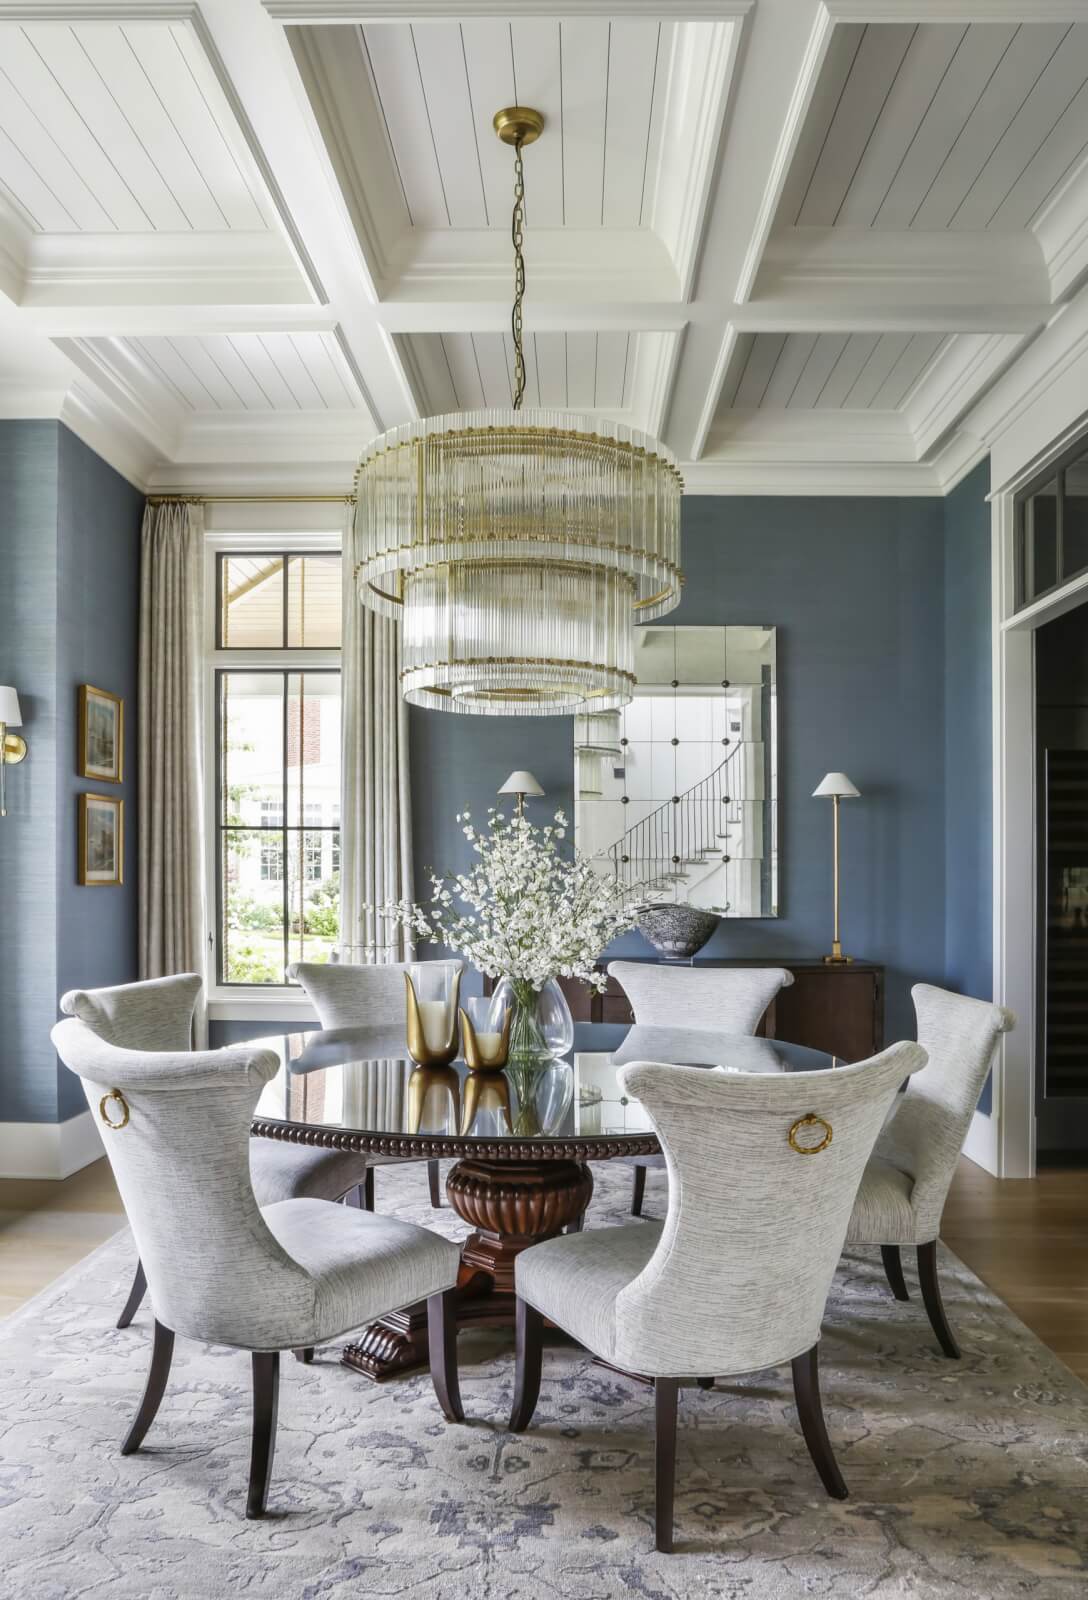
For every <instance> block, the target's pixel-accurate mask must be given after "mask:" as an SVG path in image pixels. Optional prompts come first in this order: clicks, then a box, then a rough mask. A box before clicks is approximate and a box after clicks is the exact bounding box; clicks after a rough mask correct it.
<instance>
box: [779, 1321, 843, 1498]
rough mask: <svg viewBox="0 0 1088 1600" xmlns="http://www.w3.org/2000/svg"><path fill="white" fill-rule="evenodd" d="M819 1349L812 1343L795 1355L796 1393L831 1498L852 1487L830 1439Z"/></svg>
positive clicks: (807, 1439) (814, 1459)
mask: <svg viewBox="0 0 1088 1600" xmlns="http://www.w3.org/2000/svg"><path fill="white" fill-rule="evenodd" d="M818 1352H819V1346H818V1345H813V1346H812V1348H811V1350H806V1351H805V1353H804V1355H803V1356H794V1358H793V1394H794V1398H795V1400H796V1401H797V1418H798V1421H799V1422H800V1424H801V1432H802V1433H803V1434H804V1436H805V1443H806V1444H807V1445H808V1453H809V1455H810V1456H811V1457H812V1464H813V1466H814V1467H815V1468H816V1471H817V1472H818V1473H819V1474H820V1481H821V1483H822V1484H823V1486H824V1488H825V1489H826V1490H827V1492H828V1494H829V1495H830V1496H831V1498H832V1500H845V1499H846V1498H847V1496H848V1494H849V1492H850V1491H849V1490H848V1489H847V1487H846V1482H845V1480H844V1478H843V1475H842V1473H841V1472H840V1471H839V1464H838V1462H837V1461H836V1460H835V1453H834V1451H833V1450H832V1448H831V1440H830V1439H829V1438H828V1437H827V1424H826V1423H825V1422H824V1408H823V1406H822V1404H821V1403H820V1363H819V1353H818Z"/></svg>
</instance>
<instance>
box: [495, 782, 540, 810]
mask: <svg viewBox="0 0 1088 1600" xmlns="http://www.w3.org/2000/svg"><path fill="white" fill-rule="evenodd" d="M497 793H498V794H512V795H515V796H516V797H517V806H518V811H517V814H518V816H519V817H520V816H522V815H523V814H524V811H525V796H526V795H532V796H533V797H534V799H535V798H536V797H537V796H538V795H542V794H543V793H544V791H543V789H542V788H541V787H540V785H539V783H537V781H536V779H535V778H534V777H533V775H532V773H531V772H512V773H511V774H510V776H509V777H508V778H507V780H506V782H505V783H504V784H503V786H502V788H501V789H499V790H498V791H497Z"/></svg>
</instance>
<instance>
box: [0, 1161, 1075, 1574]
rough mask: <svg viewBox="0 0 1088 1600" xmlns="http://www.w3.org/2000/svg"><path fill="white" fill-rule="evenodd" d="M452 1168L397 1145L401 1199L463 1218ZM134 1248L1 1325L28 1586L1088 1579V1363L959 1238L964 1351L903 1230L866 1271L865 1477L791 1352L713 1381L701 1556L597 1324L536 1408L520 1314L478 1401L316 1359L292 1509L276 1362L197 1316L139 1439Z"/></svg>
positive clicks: (570, 1351) (853, 1354) (695, 1421)
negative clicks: (444, 1403) (253, 1449)
mask: <svg viewBox="0 0 1088 1600" xmlns="http://www.w3.org/2000/svg"><path fill="white" fill-rule="evenodd" d="M595 1176H596V1181H597V1193H596V1196H595V1199H594V1204H593V1210H592V1213H591V1223H592V1225H595V1226H601V1225H603V1224H604V1223H606V1222H608V1221H619V1220H621V1219H622V1218H623V1216H624V1211H625V1205H626V1201H627V1199H628V1196H629V1193H630V1175H629V1171H628V1169H626V1168H622V1167H621V1168H619V1169H610V1168H608V1167H601V1166H599V1167H597V1168H596V1169H595ZM653 1181H654V1180H651V1183H653ZM426 1187H427V1186H426V1176H425V1174H424V1172H423V1169H422V1168H421V1167H415V1168H405V1169H402V1170H396V1169H392V1168H383V1169H381V1170H380V1171H379V1173H378V1204H379V1207H380V1208H381V1209H384V1210H393V1209H396V1210H398V1211H399V1213H400V1214H401V1215H402V1216H406V1217H411V1218H413V1219H416V1220H419V1221H425V1222H428V1223H433V1224H435V1225H436V1226H439V1227H441V1228H443V1229H445V1230H447V1231H449V1232H451V1233H456V1232H458V1231H460V1225H459V1223H458V1220H457V1218H456V1217H455V1216H453V1214H452V1213H451V1212H450V1211H449V1210H443V1212H442V1213H441V1215H440V1216H439V1217H437V1218H436V1217H435V1215H434V1213H432V1212H431V1211H430V1208H429V1206H428V1205H427V1204H426ZM655 1198H659V1197H655ZM131 1268H132V1246H131V1242H130V1240H129V1238H128V1235H127V1234H124V1233H123V1234H120V1235H119V1236H118V1237H117V1238H116V1239H113V1240H111V1241H110V1242H109V1243H108V1244H106V1245H104V1246H103V1247H102V1248H101V1249H100V1250H98V1251H97V1252H96V1253H95V1254H94V1255H93V1256H91V1257H89V1258H88V1259H87V1260H86V1261H84V1262H82V1263H81V1264H80V1265H79V1266H78V1267H76V1268H74V1269H73V1270H72V1271H71V1272H70V1273H69V1274H68V1275H67V1276H66V1277H65V1278H64V1279H62V1280H60V1281H59V1282H58V1283H57V1284H55V1285H53V1286H52V1287H51V1288H50V1289H49V1290H47V1291H46V1292H45V1293H44V1294H42V1295H40V1296H39V1297H38V1298H37V1299H36V1300H35V1301H33V1302H32V1303H31V1304H30V1305H29V1306H27V1307H25V1308H24V1309H23V1310H22V1311H20V1312H18V1313H17V1314H16V1315H15V1316H14V1317H12V1318H11V1319H9V1320H8V1321H7V1322H6V1323H3V1324H0V1594H2V1595H3V1596H4V1597H5V1600H7V1597H10V1600H92V1597H93V1600H98V1597H103V1600H105V1597H106V1596H109V1597H114V1596H132V1597H136V1596H139V1597H141V1600H220V1597H224V1600H225V1597H228V1596H230V1597H234V1596H242V1597H244V1600H347V1597H348V1596H351V1597H354V1596H357V1595H377V1596H383V1597H385V1596H388V1597H396V1600H400V1597H404V1596H413V1597H424V1596H426V1597H428V1600H432V1597H433V1600H461V1597H468V1596H471V1597H472V1600H608V1597H611V1596H619V1595H627V1594H631V1595H634V1596H639V1597H643V1600H689V1597H713V1600H772V1597H773V1600H779V1597H783V1600H794V1597H807V1596H821V1597H824V1596H835V1597H839V1596H842V1597H845V1596H859V1595H865V1596H873V1597H879V1600H890V1597H893V1596H895V1597H910V1600H928V1597H931V1596H952V1595H956V1596H970V1597H972V1600H981V1597H986V1600H998V1597H1005V1596H1009V1597H1011V1596H1033V1597H1050V1596H1053V1597H1064V1596H1070V1597H1072V1596H1074V1595H1076V1596H1079V1597H1082V1600H1083V1596H1084V1595H1085V1593H1086V1585H1088V1389H1086V1388H1085V1387H1084V1386H1083V1385H1082V1384H1081V1383H1080V1382H1079V1381H1078V1380H1077V1379H1076V1378H1075V1377H1074V1376H1073V1375H1072V1374H1071V1373H1070V1372H1069V1371H1068V1370H1067V1369H1066V1368H1065V1367H1063V1366H1062V1365H1061V1363H1060V1362H1059V1361H1058V1360H1057V1359H1056V1357H1054V1356H1053V1355H1051V1354H1050V1353H1049V1352H1048V1351H1047V1350H1046V1349H1045V1348H1044V1347H1043V1346H1042V1345H1041V1344H1040V1343H1039V1342H1038V1341H1037V1340H1036V1339H1035V1338H1034V1337H1033V1335H1032V1334H1030V1333H1029V1332H1028V1330H1027V1329H1026V1328H1025V1327H1024V1326H1023V1325H1022V1324H1021V1323H1020V1322H1018V1321H1017V1319H1016V1318H1015V1317H1014V1316H1013V1315H1012V1314H1011V1312H1009V1311H1008V1309H1007V1308H1006V1307H1005V1306H1003V1305H1002V1304H1001V1302H1000V1301H998V1300H997V1299H995V1297H994V1296H993V1295H992V1294H991V1293H989V1291H988V1290H987V1289H986V1288H985V1287H984V1286H983V1285H982V1284H981V1283H980V1282H979V1281H978V1279H977V1278H975V1277H974V1276H973V1275H972V1274H971V1273H970V1272H968V1271H967V1269H966V1268H965V1267H964V1266H963V1265H962V1264H961V1263H959V1262H958V1261H957V1260H956V1259H955V1258H954V1257H952V1256H949V1255H947V1254H946V1255H945V1257H944V1261H943V1271H944V1283H945V1296H946V1301H947V1304H948V1309H949V1312H950V1315H951V1319H952V1322H953V1324H954V1325H955V1327H956V1328H957V1330H958V1332H959V1335H960V1339H961V1342H962V1344H963V1347H964V1359H963V1360H962V1361H961V1362H958V1363H954V1362H950V1361H946V1360H945V1359H944V1358H943V1357H942V1356H941V1355H940V1354H939V1353H938V1351H937V1349H936V1346H935V1344H934V1341H933V1339H932V1337H931V1335H930V1332H929V1326H928V1324H927V1322H926V1320H925V1316H924V1313H923V1312H922V1309H921V1306H920V1303H919V1301H918V1298H917V1293H916V1291H915V1292H914V1295H913V1298H912V1300H911V1302H910V1304H909V1305H897V1304H896V1302H895V1301H893V1300H892V1298H891V1296H890V1295H889V1293H888V1291H887V1289H886V1287H885V1284H884V1280H883V1276H882V1274H881V1271H880V1263H879V1256H878V1255H877V1253H876V1252H875V1251H874V1252H872V1253H871V1254H870V1253H864V1254H862V1253H858V1254H856V1255H852V1256H851V1257H850V1258H849V1259H848V1260H847V1261H846V1262H845V1263H844V1265H843V1267H842V1270H841V1271H840V1273H839V1276H838V1278H837V1280H836V1283H835V1287H834V1290H833V1293H832V1298H831V1303H830V1306H829V1308H828V1317H827V1323H826V1332H825V1337H824V1340H823V1345H822V1358H821V1359H822V1365H823V1374H824V1397H825V1406H826V1411H827V1419H828V1425H829V1428H830V1432H831V1435H832V1439H833V1441H834V1444H835V1448H836V1450H837V1452H838V1458H839V1462H840V1464H841V1466H842V1469H843V1472H844V1474H845V1476H846V1479H847V1482H848V1484H849V1486H850V1494H851V1497H850V1499H849V1500H847V1501H845V1502H843V1503H841V1504H838V1503H835V1502H833V1501H831V1500H828V1499H827V1498H826V1496H825V1495H824V1493H823V1491H822V1489H821V1488H820V1485H819V1483H818V1481H817V1479H816V1476H815V1473H814V1471H813V1469H812V1466H811V1464H810V1462H809V1459H808V1456H807V1453H806V1451H805V1447H804V1444H803V1442H802V1440H801V1437H800V1435H799V1433H798V1431H797V1424H796V1417H795V1414H794V1410H793V1406H792V1399H791V1391H790V1385H789V1373H788V1371H773V1372H767V1373H763V1374H760V1375H758V1376H754V1377H750V1378H746V1379H743V1380H741V1381H734V1382H729V1383H724V1382H721V1381H719V1383H718V1385H717V1387H716V1389H715V1391H714V1392H713V1393H709V1394H707V1393H703V1392H701V1391H699V1390H697V1389H691V1390H685V1391H684V1392H683V1394H682V1398H681V1411H680V1445H679V1466H678V1484H677V1501H676V1512H677V1516H676V1527H677V1542H678V1549H677V1553H676V1554H675V1555H673V1556H659V1555H657V1554H655V1553H654V1552H653V1550H652V1548H651V1546H652V1514H653V1480H652V1454H651V1447H652V1425H653V1405H652V1396H651V1394H650V1392H649V1391H648V1390H647V1389H645V1388H644V1387H642V1386H640V1385H637V1384H634V1383H630V1382H627V1381H625V1380H624V1379H622V1378H619V1377H616V1376H615V1375H613V1374H611V1373H608V1372H606V1371H604V1370H603V1369H601V1368H599V1367H595V1366H593V1365H592V1364H591V1363H590V1362H589V1360H588V1359H587V1357H586V1356H585V1355H584V1353H583V1352H581V1351H579V1350H576V1349H574V1348H573V1347H572V1346H561V1345H558V1344H556V1345H554V1346H553V1347H551V1348H550V1349H549V1350H548V1352H547V1353H546V1356H545V1368H544V1383H543V1388H542V1391H541V1400H540V1406H539V1408H538V1411H537V1415H536V1419H535V1423H534V1427H533V1430H532V1431H531V1432H530V1433H527V1434H524V1435H522V1436H521V1437H514V1436H513V1435H511V1434H509V1433H507V1431H506V1428H505V1424H504V1419H505V1417H506V1415H507V1413H508V1410H509V1405H510V1397H511V1387H512V1378H513V1360H512V1344H511V1340H510V1339H508V1338H507V1337H506V1336H505V1335H502V1334H487V1335H483V1334H480V1335H473V1336H471V1337H465V1338H463V1339H462V1340H461V1350H460V1356H461V1373H462V1387H463V1392H464V1397H465V1406H466V1411H467V1412H468V1415H469V1417H470V1418H471V1423H470V1425H468V1426H463V1427H450V1426H447V1424H446V1423H445V1422H444V1421H443V1420H442V1417H441V1415H440V1413H439V1411H438V1409H437V1406H436V1404H435V1401H434V1397H433V1393H432V1391H431V1388H430V1385H429V1382H428V1380H427V1379H426V1378H425V1377H422V1376H420V1377H416V1378H409V1379H405V1380H402V1381H400V1382H398V1383H392V1384H388V1385H385V1386H382V1387H375V1386H373V1385H371V1384H370V1383H368V1382H367V1381H366V1380H365V1379H363V1378H360V1377H357V1376H355V1375H354V1374H352V1373H351V1372H349V1371H348V1370H346V1369H345V1368H343V1367H341V1366H340V1365H339V1364H338V1362H337V1360H336V1355H335V1352H333V1351H328V1352H325V1354H324V1357H323V1358H322V1357H320V1356H319V1359H318V1361H317V1362H316V1363H315V1365H314V1366H313V1367H310V1368H304V1367H301V1366H299V1365H298V1364H297V1363H296V1362H294V1361H291V1360H290V1359H288V1360H286V1361H285V1362H284V1364H283V1373H282V1383H281V1400H280V1406H281V1409H280V1428H279V1439H278V1444H277V1450H276V1463H275V1472H274V1475H273V1483H272V1492H271V1496H270V1507H271V1509H272V1510H273V1511H274V1512H275V1513H276V1514H275V1515H274V1516H271V1517H269V1518H268V1520H267V1521H265V1522H263V1523H247V1522H246V1521H244V1519H243V1515H242V1512H243V1502H244V1490H245V1481H246V1472H247V1465H248V1460H247V1458H248V1446H249V1440H248V1426H249V1409H248V1395H247V1385H248V1379H249V1363H248V1361H247V1359H246V1357H245V1356H244V1355H241V1354H238V1353H234V1352H230V1351H226V1350H217V1349H212V1348H204V1347H201V1346H199V1345H192V1344H186V1343H183V1342H181V1341H179V1344H178V1348H177V1351H176V1353H175V1358H174V1370H173V1374H172V1377H171V1383H170V1387H169V1389H168V1391H167V1395H166V1399H165V1400H164V1402H163V1405H162V1409H161V1410H160V1412H159V1416H158V1419H157V1421H156V1422H155V1424H154V1426H153V1428H152V1430H151V1433H150V1434H149V1436H148V1441H147V1445H146V1446H145V1448H144V1449H143V1450H142V1451H141V1452H140V1453H139V1454H138V1455H135V1456H131V1457H129V1458H128V1459H123V1458H122V1457H121V1456H120V1455H119V1454H118V1444H119V1441H120V1439H121V1437H122V1435H123V1433H124V1431H125V1429H126V1427H127V1425H128V1422H129V1420H130V1418H131V1416H132V1414H133V1409H134V1406H135V1404H136V1401H137V1399H138V1396H139V1393H140V1390H141V1387H142V1383H143V1378H144V1371H145V1363H146V1358H147V1353H148V1328H149V1319H148V1313H147V1310H146V1307H145V1309H144V1310H143V1311H142V1312H141V1314H140V1316H139V1317H138V1318H137V1321H136V1322H135V1323H134V1324H133V1326H132V1327H131V1328H130V1329H128V1330H127V1331H126V1332H118V1331H117V1330H116V1329H115V1328H114V1327H113V1321H114V1319H115V1318H116V1316H117V1313H118V1310H119V1309H120V1306H121V1304H122V1303H123V1300H124V1296H125V1292H126V1290H127V1287H128V1282H129V1278H130V1274H131ZM677 1311H678V1314H682V1308H680V1307H678V1308H677Z"/></svg>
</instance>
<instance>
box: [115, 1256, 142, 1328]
mask: <svg viewBox="0 0 1088 1600" xmlns="http://www.w3.org/2000/svg"><path fill="white" fill-rule="evenodd" d="M146 1293H147V1279H146V1278H145V1277H144V1264H143V1262H142V1261H137V1263H136V1276H135V1277H134V1278H133V1280H132V1288H131V1289H130V1290H129V1292H128V1299H127V1300H126V1301H125V1309H124V1310H123V1311H122V1313H121V1315H120V1316H119V1317H118V1318H117V1326H118V1327H119V1328H127V1327H128V1325H129V1323H130V1322H131V1321H132V1319H133V1317H134V1316H135V1315H136V1313H137V1311H139V1309H140V1301H141V1300H142V1299H143V1297H144V1295H145V1294H146Z"/></svg>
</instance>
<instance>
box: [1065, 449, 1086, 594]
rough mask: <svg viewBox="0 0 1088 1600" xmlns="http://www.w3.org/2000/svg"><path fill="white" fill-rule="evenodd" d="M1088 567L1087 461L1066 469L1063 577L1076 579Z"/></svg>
mask: <svg viewBox="0 0 1088 1600" xmlns="http://www.w3.org/2000/svg"><path fill="white" fill-rule="evenodd" d="M1085 567H1088V460H1085V461H1076V462H1074V463H1073V465H1072V466H1071V467H1069V468H1067V469H1066V474H1065V505H1064V520H1063V522H1062V577H1063V578H1075V577H1076V576H1077V574H1078V573H1079V572H1083V571H1084V569H1085Z"/></svg>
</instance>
